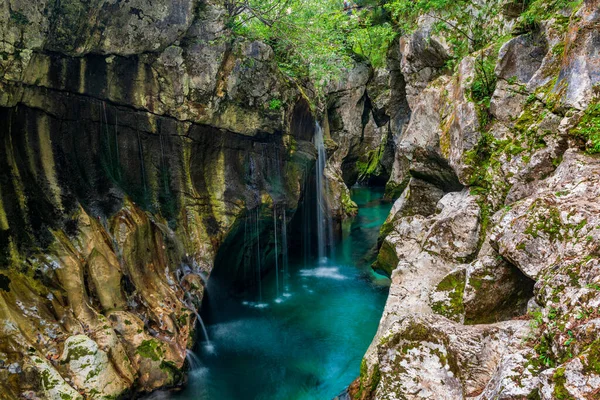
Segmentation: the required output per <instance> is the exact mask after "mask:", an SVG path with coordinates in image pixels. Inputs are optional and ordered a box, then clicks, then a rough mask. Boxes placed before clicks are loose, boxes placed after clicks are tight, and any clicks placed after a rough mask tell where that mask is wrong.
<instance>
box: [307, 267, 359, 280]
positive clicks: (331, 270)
mask: <svg viewBox="0 0 600 400" xmlns="http://www.w3.org/2000/svg"><path fill="white" fill-rule="evenodd" d="M300 276H303V277H312V278H328V279H335V280H338V281H341V280H344V279H348V277H346V276H344V275H342V274H341V273H340V269H339V268H337V267H319V268H314V269H302V270H300Z"/></svg>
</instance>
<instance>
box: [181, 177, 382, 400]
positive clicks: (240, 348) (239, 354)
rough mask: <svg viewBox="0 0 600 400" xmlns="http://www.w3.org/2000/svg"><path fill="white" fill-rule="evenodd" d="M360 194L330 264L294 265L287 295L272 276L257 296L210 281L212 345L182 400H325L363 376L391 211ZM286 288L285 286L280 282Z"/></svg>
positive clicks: (203, 349) (206, 310)
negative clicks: (383, 234) (378, 254)
mask: <svg viewBox="0 0 600 400" xmlns="http://www.w3.org/2000/svg"><path fill="white" fill-rule="evenodd" d="M382 196H383V192H382V191H381V190H377V189H369V188H356V189H353V190H352V198H353V199H354V201H355V202H356V203H357V204H358V206H359V213H358V216H357V217H356V219H355V220H354V221H353V223H352V225H351V227H349V228H348V231H347V232H345V235H344V239H342V241H341V243H337V245H336V246H335V256H334V257H330V258H329V259H328V260H327V261H324V260H321V261H319V260H318V259H316V258H315V260H314V261H313V262H309V263H308V264H306V263H305V261H304V260H303V259H302V260H301V259H290V266H289V275H288V276H287V280H286V286H287V290H286V293H285V294H286V295H285V296H282V295H280V296H279V297H277V294H276V292H277V290H279V289H281V288H280V287H277V285H276V277H275V273H274V272H273V273H272V274H270V275H268V276H266V277H265V278H264V279H263V281H262V292H263V296H262V297H263V302H262V303H261V304H260V306H257V304H256V303H255V301H256V296H255V295H254V294H249V295H248V296H247V298H244V297H242V298H240V297H232V296H230V295H227V291H226V290H220V288H219V282H212V280H211V281H210V283H209V289H208V293H209V294H208V301H206V302H205V306H204V307H203V309H202V318H203V319H204V321H205V323H206V326H207V330H208V335H209V337H210V345H208V344H207V342H206V340H205V339H204V338H199V341H200V342H199V344H198V346H197V348H196V350H195V354H196V357H194V359H195V362H194V364H195V365H194V368H193V370H192V371H191V372H190V375H189V382H188V385H187V387H186V388H185V389H184V390H183V391H182V392H180V393H177V394H171V395H169V397H171V398H176V399H180V400H242V399H243V400H255V399H256V400H259V399H260V400H279V399H281V400H283V399H285V400H289V399H295V400H300V399H310V400H321V399H322V400H329V399H331V398H333V397H334V396H336V395H337V394H339V393H340V392H341V391H342V390H343V389H344V388H345V387H346V386H348V385H349V384H350V383H351V382H352V380H353V379H355V378H356V377H357V376H358V374H359V369H360V363H361V359H362V356H363V354H364V352H365V351H366V349H367V347H368V346H369V344H370V342H371V340H372V338H373V336H374V334H375V331H376V329H377V324H378V323H379V319H380V317H381V314H382V311H383V307H384V304H385V300H386V297H387V292H388V284H389V281H388V280H387V279H386V278H384V277H382V276H379V275H377V274H375V273H374V272H373V271H372V270H371V269H370V264H371V262H372V261H373V253H372V251H371V250H372V249H373V246H374V245H375V244H376V241H377V236H378V233H379V228H380V226H381V225H382V224H383V222H384V221H385V218H386V217H387V215H388V213H389V211H390V208H391V205H390V204H388V203H386V202H383V201H382ZM280 285H281V284H280Z"/></svg>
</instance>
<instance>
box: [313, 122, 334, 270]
mask: <svg viewBox="0 0 600 400" xmlns="http://www.w3.org/2000/svg"><path fill="white" fill-rule="evenodd" d="M314 142H315V146H316V148H317V171H316V186H317V192H316V194H317V242H318V256H319V260H320V261H322V260H324V259H326V258H327V244H328V242H329V245H331V246H332V245H333V221H332V218H331V213H330V212H329V207H328V204H327V199H326V196H327V194H328V192H329V190H328V189H329V183H328V182H327V179H326V177H325V166H326V163H327V152H326V150H325V142H324V139H323V129H322V128H321V125H319V124H318V123H317V124H316V129H315V139H314ZM326 235H327V236H326ZM331 253H333V251H332V252H331Z"/></svg>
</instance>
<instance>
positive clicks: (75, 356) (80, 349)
mask: <svg viewBox="0 0 600 400" xmlns="http://www.w3.org/2000/svg"><path fill="white" fill-rule="evenodd" d="M94 354H95V353H94V352H93V351H91V350H90V349H88V348H87V347H85V346H77V345H75V346H73V347H69V352H68V353H67V362H69V361H73V360H79V359H80V358H82V357H86V356H93V355H94Z"/></svg>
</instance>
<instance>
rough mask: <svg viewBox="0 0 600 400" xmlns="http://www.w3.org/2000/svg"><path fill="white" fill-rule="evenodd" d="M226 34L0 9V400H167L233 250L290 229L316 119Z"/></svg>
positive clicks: (176, 16) (29, 6)
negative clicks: (249, 226)
mask: <svg viewBox="0 0 600 400" xmlns="http://www.w3.org/2000/svg"><path fill="white" fill-rule="evenodd" d="M225 34H226V32H225V31H224V8H223V7H222V4H221V3H220V2H210V1H206V2H198V1H187V0H181V1H162V0H158V1H151V2H143V1H129V2H114V1H96V2H80V1H70V0H69V1H60V2H49V1H41V2H33V3H32V2H27V1H12V0H11V1H9V2H5V3H3V4H2V5H0V35H1V36H2V41H1V43H0V70H1V71H2V74H1V77H0V140H1V143H2V144H1V145H0V164H1V166H0V317H1V318H2V321H3V322H2V325H1V326H0V359H1V360H2V362H1V365H0V382H1V383H0V390H1V392H2V395H1V397H3V398H8V399H17V398H23V397H22V396H25V397H26V398H48V399H57V398H70V399H80V398H118V397H120V396H123V395H125V394H127V393H129V394H133V393H135V392H144V391H146V392H147V391H152V390H154V389H156V388H159V387H163V386H169V385H175V384H177V383H179V382H180V381H181V378H182V375H181V372H180V371H181V369H182V367H183V365H184V362H185V357H186V349H187V348H188V346H190V345H191V343H190V341H191V338H192V337H193V335H192V331H193V328H194V325H195V323H196V316H195V313H194V309H196V308H198V307H199V304H200V301H201V299H202V296H203V290H204V288H203V283H202V281H203V280H202V276H203V275H207V274H209V273H210V272H211V271H212V268H213V265H214V261H215V258H217V255H218V253H219V250H222V249H223V248H224V246H225V247H226V245H227V241H226V238H227V237H228V234H229V233H230V232H232V231H235V227H236V226H239V225H240V221H244V220H245V219H246V218H249V216H250V215H254V214H253V213H252V212H251V211H250V210H260V212H258V211H257V212H256V215H259V217H258V218H259V220H260V219H261V218H262V217H263V215H264V216H265V218H266V216H268V217H269V218H270V219H269V221H270V225H269V226H272V218H273V210H274V209H276V210H277V212H276V216H277V218H279V219H281V218H283V215H287V218H288V219H289V218H291V217H292V216H293V214H294V211H295V209H296V208H297V205H298V201H299V199H300V197H301V193H302V191H303V187H304V183H305V181H306V178H307V175H308V174H309V173H310V168H311V166H312V165H313V163H314V159H315V150H314V146H313V145H312V144H311V143H310V141H311V139H312V136H313V133H314V121H315V118H314V117H313V116H312V112H311V110H310V108H309V105H308V102H307V100H306V99H305V98H304V97H303V95H302V94H301V91H300V90H299V89H298V88H297V87H296V86H295V85H294V84H292V83H291V82H289V81H288V80H286V79H285V78H284V77H283V76H282V75H281V73H280V72H279V71H278V69H277V66H276V64H275V61H274V56H273V51H272V50H271V48H270V47H268V46H267V45H265V44H263V43H259V42H246V41H241V40H237V41H233V42H232V41H228V40H224V36H223V35H225ZM274 100H276V101H274ZM284 210H285V211H286V212H287V213H284ZM260 236H262V237H260ZM271 236H272V235H271V234H270V231H269V230H268V229H267V228H265V229H262V230H261V231H260V232H259V237H255V238H253V239H248V241H251V240H260V241H261V243H263V244H264V243H266V244H265V245H263V249H264V252H265V257H267V254H270V251H269V249H270V247H269V246H270V244H269V243H270V241H271V240H272V238H271ZM251 246H252V243H249V242H248V243H245V242H244V243H242V244H240V243H238V244H237V248H238V252H239V253H240V254H242V255H243V254H244V252H245V251H246V249H248V248H250V247H251ZM223 251H226V250H223ZM236 274H237V272H236V271H231V277H232V279H234V280H235V279H237V275H236Z"/></svg>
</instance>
